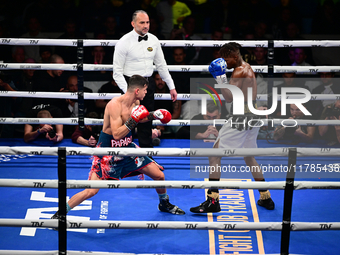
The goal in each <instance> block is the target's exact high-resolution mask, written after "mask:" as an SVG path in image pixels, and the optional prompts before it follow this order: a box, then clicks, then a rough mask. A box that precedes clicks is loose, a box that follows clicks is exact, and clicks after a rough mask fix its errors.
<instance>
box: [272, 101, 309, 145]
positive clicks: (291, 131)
mask: <svg viewBox="0 0 340 255" xmlns="http://www.w3.org/2000/svg"><path fill="white" fill-rule="evenodd" d="M290 115H291V116H290V117H289V119H306V116H305V115H304V114H303V112H302V111H301V110H300V109H299V108H298V107H297V106H296V105H295V104H291V105H290ZM314 134H315V127H312V126H295V127H284V126H280V127H277V128H276V129H275V130H274V140H275V141H277V140H281V139H283V140H293V141H294V142H296V143H300V142H307V143H311V142H312V141H313V139H314Z"/></svg>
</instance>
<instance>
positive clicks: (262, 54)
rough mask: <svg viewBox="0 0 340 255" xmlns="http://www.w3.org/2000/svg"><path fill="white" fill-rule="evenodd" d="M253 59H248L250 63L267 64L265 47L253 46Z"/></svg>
mask: <svg viewBox="0 0 340 255" xmlns="http://www.w3.org/2000/svg"><path fill="white" fill-rule="evenodd" d="M253 51H254V55H255V59H254V60H253V61H249V64H250V65H267V52H268V51H267V49H266V48H262V47H255V48H254V50H253Z"/></svg>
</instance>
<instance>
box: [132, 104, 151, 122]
mask: <svg viewBox="0 0 340 255" xmlns="http://www.w3.org/2000/svg"><path fill="white" fill-rule="evenodd" d="M148 116H149V111H148V110H147V109H146V108H145V106H144V105H136V106H135V107H133V109H132V112H131V118H133V119H134V120H135V121H136V122H137V123H138V122H139V121H141V120H142V119H144V118H147V117H148Z"/></svg>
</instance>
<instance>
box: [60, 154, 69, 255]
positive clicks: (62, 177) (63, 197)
mask: <svg viewBox="0 0 340 255" xmlns="http://www.w3.org/2000/svg"><path fill="white" fill-rule="evenodd" d="M58 198H59V203H58V206H59V216H60V217H59V225H58V237H59V255H65V254H66V251H67V234H66V148H65V147H59V148H58Z"/></svg>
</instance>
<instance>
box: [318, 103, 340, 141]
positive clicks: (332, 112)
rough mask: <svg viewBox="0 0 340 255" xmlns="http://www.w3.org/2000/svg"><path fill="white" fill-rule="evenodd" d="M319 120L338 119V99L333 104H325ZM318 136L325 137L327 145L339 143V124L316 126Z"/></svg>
mask: <svg viewBox="0 0 340 255" xmlns="http://www.w3.org/2000/svg"><path fill="white" fill-rule="evenodd" d="M320 119H321V120H339V119H340V100H337V101H336V102H335V103H334V104H330V105H327V106H326V107H325V108H324V109H323V111H322V114H321V118H320ZM318 128H319V134H320V136H321V137H322V138H323V139H325V140H326V141H327V142H328V143H327V145H328V146H334V145H336V144H339V143H340V125H324V126H318Z"/></svg>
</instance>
